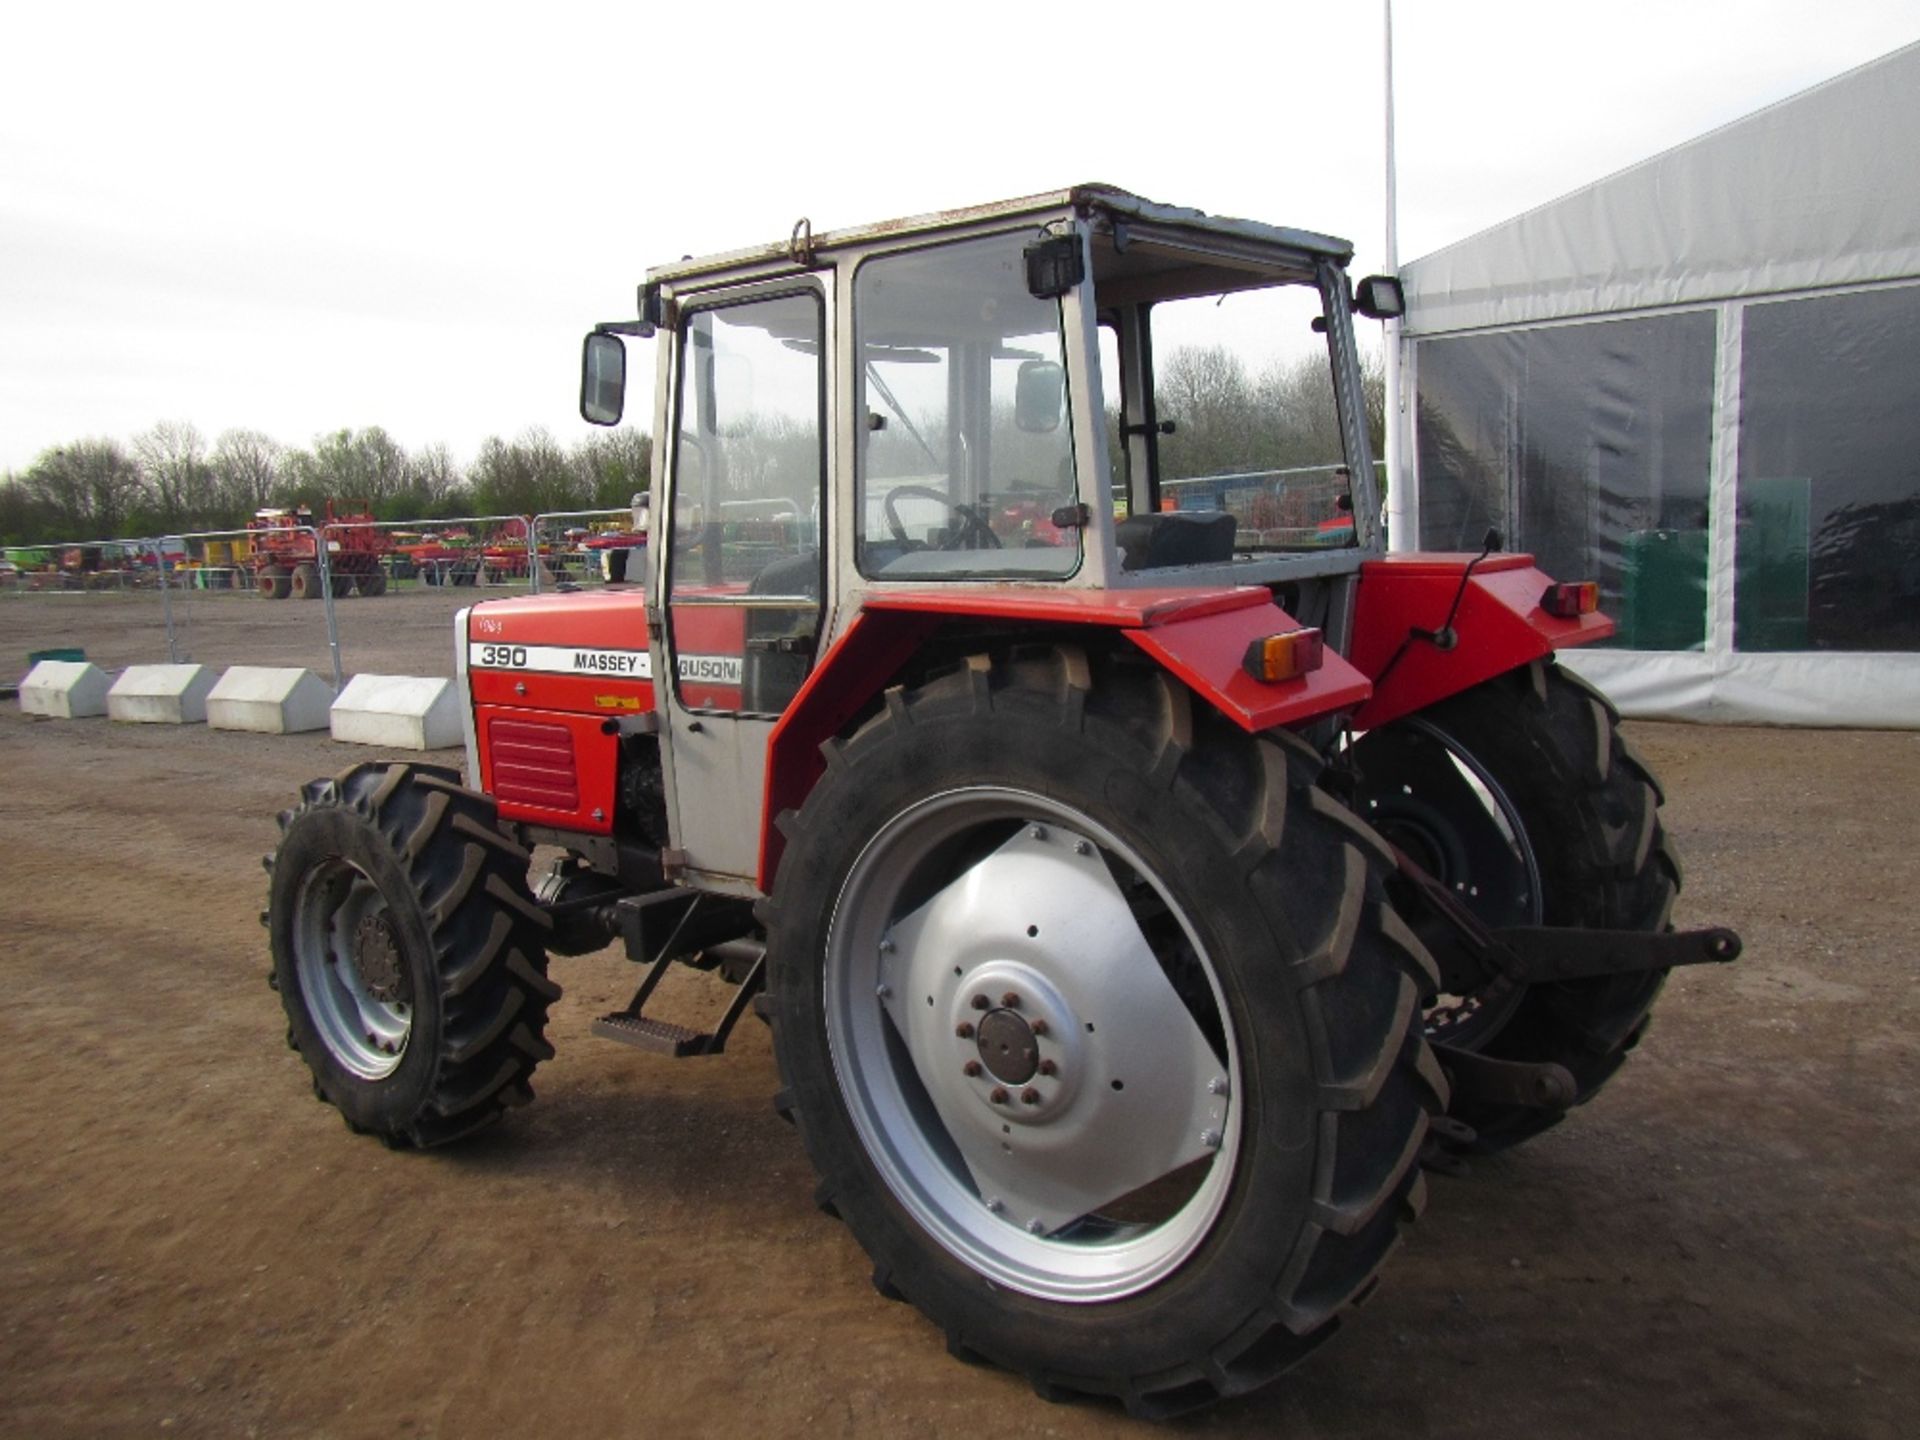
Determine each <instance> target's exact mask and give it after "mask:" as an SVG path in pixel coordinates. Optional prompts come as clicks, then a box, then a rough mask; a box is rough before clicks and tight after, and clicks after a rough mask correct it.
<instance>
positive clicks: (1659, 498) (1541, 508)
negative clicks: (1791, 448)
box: [1416, 311, 1714, 650]
mask: <svg viewBox="0 0 1920 1440" xmlns="http://www.w3.org/2000/svg"><path fill="white" fill-rule="evenodd" d="M1713 360H1714V317H1713V315H1712V314H1711V313H1710V312H1707V311H1698V312H1693V313H1688V314H1682V315H1660V316H1651V317H1642V318H1639V319H1633V320H1605V321H1595V322H1593V323H1590V324H1583V325H1559V326H1550V327H1542V328H1536V329H1531V330H1509V331H1502V332H1498V333H1495V334H1486V335H1466V336H1457V337H1453V338H1448V339H1442V340H1424V341H1421V342H1420V346H1419V372H1418V373H1419V393H1418V397H1417V411H1416V422H1417V431H1416V433H1417V445H1418V451H1419V464H1420V510H1421V515H1420V543H1421V546H1422V547H1423V548H1425V549H1429V550H1477V549H1479V547H1480V542H1481V538H1482V537H1483V536H1484V535H1485V534H1486V531H1487V527H1488V526H1494V527H1497V528H1498V529H1499V530H1500V531H1501V533H1502V534H1503V535H1504V536H1505V537H1506V541H1507V546H1508V548H1509V549H1513V550H1527V551H1531V552H1532V553H1533V554H1534V556H1535V557H1536V558H1537V559H1538V561H1539V563H1540V567H1541V568H1542V569H1543V570H1545V571H1546V572H1547V573H1548V574H1550V575H1553V576H1556V577H1558V578H1562V579H1569V580H1573V579H1589V580H1598V581H1599V582H1600V589H1601V603H1602V605H1603V607H1604V608H1605V609H1606V610H1607V611H1608V613H1609V614H1611V615H1613V616H1614V617H1615V619H1616V620H1618V621H1619V624H1620V631H1619V634H1618V636H1617V637H1616V639H1615V641H1614V642H1613V643H1615V644H1616V645H1621V646H1625V647H1627V648H1631V649H1639V650H1688V649H1693V650H1697V649H1700V648H1702V647H1703V646H1704V644H1705V641H1706V624H1707V598H1706V579H1707V480H1708V468H1709V464H1710V459H1711V455H1712V441H1713Z"/></svg>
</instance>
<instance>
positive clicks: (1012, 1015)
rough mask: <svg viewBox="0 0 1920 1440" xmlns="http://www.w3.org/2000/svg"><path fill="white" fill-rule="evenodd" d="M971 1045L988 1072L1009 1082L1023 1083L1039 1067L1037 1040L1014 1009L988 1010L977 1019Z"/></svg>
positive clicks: (1038, 1043)
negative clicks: (975, 1039)
mask: <svg viewBox="0 0 1920 1440" xmlns="http://www.w3.org/2000/svg"><path fill="white" fill-rule="evenodd" d="M1009 993H1012V992H1009ZM975 1048H977V1049H978V1050H979V1052H980V1063H981V1064H982V1065H984V1066H986V1068H987V1070H988V1072H989V1073H991V1074H992V1076H993V1077H994V1078H995V1079H996V1080H1003V1081H1005V1082H1006V1083H1007V1084H1009V1085H1024V1084H1026V1083H1027V1081H1029V1080H1031V1079H1032V1078H1033V1077H1034V1075H1035V1073H1036V1072H1038V1070H1039V1069H1040V1042H1039V1040H1038V1039H1037V1038H1036V1037H1035V1036H1034V1033H1033V1027H1032V1026H1031V1025H1029V1024H1028V1023H1027V1022H1026V1021H1025V1020H1023V1019H1022V1018H1021V1017H1020V1014H1019V1012H1018V1011H1015V1010H1009V1009H1006V1008H1005V1007H1002V1008H1001V1009H998V1010H992V1011H989V1012H988V1013H987V1016H986V1018H985V1019H984V1020H982V1021H981V1022H980V1029H979V1034H978V1036H977V1043H976V1047H975Z"/></svg>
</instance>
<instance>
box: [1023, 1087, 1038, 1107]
mask: <svg viewBox="0 0 1920 1440" xmlns="http://www.w3.org/2000/svg"><path fill="white" fill-rule="evenodd" d="M1020 1103H1021V1104H1022V1105H1038V1104H1039V1103H1040V1092H1039V1091H1038V1090H1036V1089H1034V1088H1033V1087H1032V1086H1031V1085H1029V1086H1028V1087H1027V1088H1026V1089H1024V1090H1022V1091H1021V1092H1020Z"/></svg>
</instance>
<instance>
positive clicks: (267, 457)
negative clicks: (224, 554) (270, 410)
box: [212, 430, 286, 524]
mask: <svg viewBox="0 0 1920 1440" xmlns="http://www.w3.org/2000/svg"><path fill="white" fill-rule="evenodd" d="M285 455H286V447H285V446H283V445H282V444H281V443H280V442H279V441H278V440H275V439H274V438H273V437H272V436H270V435H263V434H261V433H260V432H259V431H258V430H228V431H226V432H225V433H224V434H222V435H221V436H220V438H219V439H218V440H217V441H215V442H214V446H213V457H212V463H213V481H214V492H215V494H216V495H217V496H218V497H219V506H220V511H221V519H223V520H225V521H227V522H228V523H229V524H239V523H240V522H241V521H243V520H244V519H246V517H247V516H249V515H251V514H253V512H254V511H256V510H258V509H261V508H262V507H263V506H265V505H267V504H268V503H270V502H271V501H272V499H273V493H274V487H275V486H277V485H278V484H279V483H280V470H281V463H282V460H283V457H284V456H285Z"/></svg>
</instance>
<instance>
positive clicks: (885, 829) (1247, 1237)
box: [767, 648, 1445, 1415]
mask: <svg viewBox="0 0 1920 1440" xmlns="http://www.w3.org/2000/svg"><path fill="white" fill-rule="evenodd" d="M826 756H827V760H828V768H827V773H826V775H825V777H824V778H823V779H822V780H821V781H820V783H819V784H818V786H817V787H816V788H815V790H814V792H813V793H812V795H811V796H810V797H809V798H808V801H807V803H806V806H805V808H804V810H803V811H802V812H801V813H800V814H799V815H797V816H794V815H789V816H787V817H785V818H784V820H783V829H784V831H785V833H786V836H787V848H786V852H785V858H784V860H783V862H782V865H781V868H780V871H779V875H778V880H777V883H776V886H775V890H774V895H773V899H772V902H771V905H770V907H769V909H768V911H767V916H768V920H769V925H770V951H769V955H770V970H771V981H770V984H771V994H770V1001H769V1009H770V1011H771V1015H772V1018H773V1021H774V1028H775V1051H776V1055H777V1058H778V1061H779V1064H780V1069H781V1073H782V1078H783V1080H784V1082H785V1085H786V1088H785V1089H784V1090H783V1091H782V1092H781V1094H780V1096H779V1098H778V1104H779V1106H780V1108H781V1109H782V1111H783V1112H784V1113H786V1114H788V1115H789V1116H790V1118H792V1119H793V1120H795V1121H796V1123H797V1124H798V1126H799V1129H800V1134H801V1138H802V1140H803V1142H804V1144H805V1146H806V1148H807V1151H808V1154H809V1156H810V1157H811V1159H812V1161H813V1163H814V1165H815V1167H816V1169H817V1170H818V1171H819V1173H820V1175H821V1185H820V1190H819V1192H818V1198H819V1200H820V1203H821V1205H822V1207H823V1208H824V1209H826V1210H828V1211H829V1212H830V1213H833V1214H836V1215H838V1216H839V1217H840V1218H841V1219H843V1220H844V1221H845V1222H846V1223H847V1224H848V1225H849V1226H850V1227H851V1229H852V1230H853V1233H854V1235H855V1237H856V1238H857V1239H858V1240H859V1242H860V1243H861V1245H862V1246H864V1247H865V1248H866V1250H867V1251H868V1253H869V1254H870V1255H871V1257H872V1259H873V1262H874V1283H875V1285H876V1286H877V1287H878V1288H879V1289H880V1290H881V1291H882V1293H884V1294H888V1295H893V1296H898V1297H903V1298H905V1299H908V1300H910V1301H912V1302H913V1303H914V1304H915V1305H916V1306H918V1307H919V1308H920V1309H921V1310H922V1311H923V1312H924V1313H925V1314H926V1315H927V1316H929V1317H930V1318H931V1319H932V1320H933V1321H934V1323H935V1324H936V1325H938V1326H940V1327H941V1328H942V1330H943V1331H944V1332H945V1334H946V1337H947V1343H948V1346H949V1348H950V1349H952V1350H953V1351H954V1352H956V1353H959V1354H966V1355H971V1356H977V1357H982V1358H985V1359H988V1360H991V1361H993V1362H996V1363H998V1364H1000V1365H1003V1366H1005V1367H1007V1368H1009V1369H1012V1370H1015V1371H1017V1372H1019V1373H1021V1374H1024V1375H1026V1376H1027V1377H1029V1378H1030V1379H1031V1380H1032V1382H1033V1383H1034V1384H1035V1386H1036V1387H1037V1388H1038V1389H1040V1391H1041V1392H1042V1393H1043V1394H1047V1395H1049V1396H1064V1395H1072V1394H1095V1395H1107V1396H1114V1397H1117V1398H1119V1399H1120V1400H1122V1401H1123V1402H1124V1403H1125V1404H1126V1405H1127V1406H1128V1408H1129V1409H1131V1410H1133V1411H1134V1412H1136V1413H1139V1414H1145V1415H1167V1414H1173V1413H1178V1412H1180V1411H1184V1410H1188V1409H1192V1408H1195V1407H1197V1406H1200V1405H1204V1404H1206V1403H1209V1402H1210V1401H1213V1400H1215V1399H1218V1398H1220V1397H1222V1396H1226V1395H1233V1394H1237V1393H1240V1392H1243V1391H1247V1390H1250V1389H1253V1388H1255V1387H1257V1386H1259V1385H1261V1384H1264V1383H1265V1382H1267V1381H1268V1380H1270V1379H1272V1378H1273V1377H1274V1376H1275V1375H1277V1374H1278V1373H1279V1372H1280V1371H1281V1370H1283V1369H1284V1368H1286V1367H1287V1366H1288V1365H1290V1364H1292V1363H1293V1362H1294V1361H1295V1360H1297V1359H1298V1358H1300V1357H1301V1356H1302V1355H1304V1354H1305V1353H1306V1352H1307V1351H1308V1350H1309V1349H1310V1348H1312V1346H1313V1345H1314V1344H1316V1343H1317V1342H1318V1341H1319V1340H1321V1339H1323V1338H1324V1337H1325V1336H1326V1335H1328V1334H1329V1333H1330V1332H1331V1330H1332V1328H1333V1327H1334V1325H1335V1324H1336V1323H1337V1321H1338V1318H1339V1316H1340V1314H1341V1313H1342V1311H1343V1309H1344V1308H1345V1307H1347V1306H1348V1305H1350V1304H1352V1303H1354V1302H1355V1301H1356V1300H1357V1299H1358V1298H1360V1297H1362V1296H1364V1295H1365V1294H1366V1293H1367V1292H1368V1290H1369V1289H1370V1287H1371V1286H1372V1284H1373V1281H1374V1275H1375V1272H1376V1270H1377V1269H1378V1268H1379V1266H1380V1264H1381V1262H1382V1261H1383V1260H1384V1259H1385V1257H1386V1255H1387V1254H1388V1252H1389V1251H1390V1250H1391V1249H1392V1248H1393V1246H1394V1245H1395V1243H1396V1240H1397V1237H1398V1234H1399V1231H1400V1228H1401V1226H1402V1225H1403V1223H1404V1222H1405V1221H1407V1220H1409V1219H1411V1218H1412V1217H1413V1215H1414V1214H1415V1213H1417V1211H1418V1208H1419V1206H1420V1204H1421V1203H1422V1200H1423V1197H1424V1190H1423V1187H1422V1180H1421V1176H1420V1173H1419V1170H1418V1168H1417V1166H1416V1163H1415V1161H1416V1155H1417V1153H1418V1151H1419V1148H1420V1145H1421V1142H1422V1139H1423V1137H1424V1136H1425V1134H1426V1130H1427V1122H1428V1118H1429V1116H1430V1114H1432V1113H1434V1112H1436V1111H1437V1110H1439V1109H1441V1108H1442V1107H1443V1106H1444V1103H1445V1100H1444V1089H1445V1083H1444V1080H1443V1079H1442V1077H1441V1075H1440V1072H1439V1070H1438V1067H1437V1066H1436V1064H1435V1063H1434V1060H1433V1056H1432V1053H1431V1051H1430V1049H1429V1048H1428V1046H1427V1045H1426V1043H1425V1041H1424V1039H1423V1037H1422V1035H1421V1033H1420V1027H1419V1023H1418V1016H1419V1002H1420V997H1421V996H1422V995H1423V994H1425V993H1427V992H1428V991H1429V990H1430V989H1431V988H1432V986H1433V984H1434V983H1435V976H1434V974H1433V972H1432V970H1431V962H1430V961H1429V959H1428V958H1427V956H1426V953H1425V951H1424V950H1423V949H1422V948H1421V946H1420V944H1419V942H1418V941H1417V940H1416V939H1415V938H1414V937H1413V935H1412V934H1411V932H1410V931H1408V930H1407V929H1406V927H1405V926H1404V925H1402V924H1401V923H1400V921H1399V920H1398V918H1397V917H1396V916H1395V915H1394V913H1393V912H1392V911H1391V910H1390V909H1389V907H1388V905H1387V903H1386V897H1385V891H1384V884H1383V882H1384V877H1385V875H1386V874H1387V855H1386V852H1385V850H1384V847H1382V846H1380V844H1379V842H1378V840H1377V838H1376V837H1374V836H1373V834H1372V832H1371V831H1369V830H1368V829H1367V828H1366V827H1365V826H1364V825H1362V824H1360V823H1359V822H1358V821H1357V820H1355V819H1354V817H1353V816H1352V814H1351V813H1350V812H1348V811H1346V810H1345V809H1343V808H1342V807H1341V806H1340V805H1338V804H1337V803H1336V802H1334V801H1333V800H1331V799H1330V798H1329V797H1328V796H1327V795H1325V794H1324V793H1323V792H1322V791H1320V790H1319V789H1317V788H1315V786H1314V783H1313V782H1314V779H1315V777H1316V775H1317V774H1318V771H1319V765H1320V762H1319V760H1318V758H1317V757H1316V756H1315V755H1314V754H1313V752H1312V751H1311V750H1310V749H1309V748H1308V747H1306V746H1305V745H1303V744H1300V743H1299V742H1297V741H1295V740H1293V739H1292V738H1291V737H1288V736H1285V735H1279V736H1272V737H1263V738H1259V739H1255V738H1252V737H1249V736H1247V735H1245V734H1243V733H1241V732H1239V731H1237V730H1235V729H1233V728H1231V727H1230V726H1229V725H1228V724H1227V723H1226V722H1224V721H1222V720H1221V719H1220V718H1219V717H1218V716H1216V715H1215V714H1213V713H1212V712H1211V711H1210V710H1207V709H1205V708H1204V707H1196V706H1194V705H1193V704H1192V703H1191V702H1190V698H1189V695H1188V692H1187V691H1186V690H1185V689H1184V687H1182V686H1181V685H1180V684H1179V683H1178V682H1177V681H1174V680H1173V679H1171V678H1170V677H1168V676H1166V675H1165V674H1163V673H1162V672H1160V671H1158V670H1157V669H1154V668H1152V667H1149V666H1146V665H1144V664H1137V663H1129V662H1128V661H1126V660H1125V659H1121V658H1111V659H1110V658H1107V657H1103V656H1100V655H1095V656H1092V657H1089V656H1088V655H1086V654H1084V653H1082V652H1081V651H1080V650H1078V649H1072V648H1057V649H1056V648H1048V649H1044V650H1030V651H1018V650H1016V651H1013V652H1010V653H1009V654H1007V655H1003V656H999V657H996V658H993V659H989V658H988V657H985V656H976V657H974V658H972V659H971V660H969V661H968V662H967V663H965V664H964V665H961V666H959V667H957V668H955V669H953V670H951V671H950V672H948V673H945V674H943V675H940V676H938V677H936V678H934V679H931V680H930V681H928V682H926V683H924V684H922V685H919V686H917V687H914V688H909V689H895V690H893V691H891V692H890V693H889V694H888V695H887V697H886V703H885V707H884V709H883V710H882V711H881V712H880V713H878V714H876V715H875V716H873V717H872V718H871V719H870V720H869V721H868V722H867V723H866V724H865V725H863V726H862V727H861V728H860V729H859V730H858V731H857V732H856V733H854V734H853V735H852V736H851V737H850V738H849V739H848V740H846V741H845V742H844V743H837V742H836V743H831V744H829V746H828V747H827V748H826ZM1049 1067H1051V1068H1049ZM1076 1071H1077V1072H1078V1073H1076ZM1143 1153H1144V1154H1146V1155H1148V1156H1149V1157H1150V1158H1149V1160H1148V1161H1147V1162H1146V1163H1145V1168H1144V1170H1143V1169H1142V1168H1141V1163H1140V1162H1139V1161H1138V1157H1139V1156H1140V1155H1141V1154H1143ZM1108 1192H1120V1193H1115V1194H1113V1195H1111V1196H1109V1194H1108Z"/></svg>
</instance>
